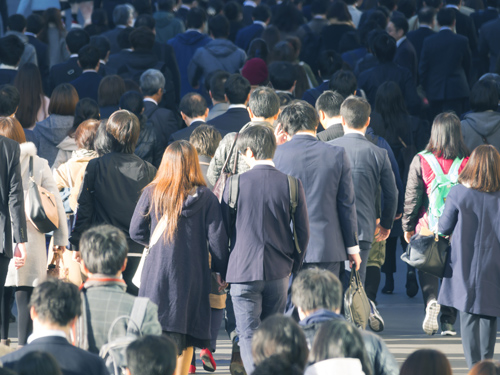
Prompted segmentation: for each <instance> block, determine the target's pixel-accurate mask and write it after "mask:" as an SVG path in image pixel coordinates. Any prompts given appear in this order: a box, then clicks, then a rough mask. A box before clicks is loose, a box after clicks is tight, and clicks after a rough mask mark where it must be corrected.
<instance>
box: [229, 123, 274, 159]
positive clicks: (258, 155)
mask: <svg viewBox="0 0 500 375" xmlns="http://www.w3.org/2000/svg"><path fill="white" fill-rule="evenodd" d="M236 147H237V148H238V150H240V151H242V152H245V150H246V149H247V148H249V149H250V150H252V152H253V155H254V157H255V160H266V159H272V158H273V157H274V153H275V152H276V137H275V136H274V133H273V131H272V130H271V129H270V128H269V127H267V126H263V125H253V126H250V127H249V128H247V129H245V130H244V131H242V132H241V133H240V135H239V136H238V141H237V144H236Z"/></svg>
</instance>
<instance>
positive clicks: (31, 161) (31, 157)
mask: <svg viewBox="0 0 500 375" xmlns="http://www.w3.org/2000/svg"><path fill="white" fill-rule="evenodd" d="M29 173H30V178H31V179H32V180H34V179H33V156H30V163H29Z"/></svg>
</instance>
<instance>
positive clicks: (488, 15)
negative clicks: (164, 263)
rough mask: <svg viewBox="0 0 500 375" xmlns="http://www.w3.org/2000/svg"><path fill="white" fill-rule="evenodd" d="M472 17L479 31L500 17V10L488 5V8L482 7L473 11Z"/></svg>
mask: <svg viewBox="0 0 500 375" xmlns="http://www.w3.org/2000/svg"><path fill="white" fill-rule="evenodd" d="M470 18H472V22H474V26H475V27H476V32H477V33H479V30H480V29H481V26H483V25H484V24H485V23H487V22H490V21H493V20H495V19H497V18H498V10H497V9H495V8H490V7H488V8H486V9H481V10H478V11H477V12H474V13H472V14H471V15H470Z"/></svg>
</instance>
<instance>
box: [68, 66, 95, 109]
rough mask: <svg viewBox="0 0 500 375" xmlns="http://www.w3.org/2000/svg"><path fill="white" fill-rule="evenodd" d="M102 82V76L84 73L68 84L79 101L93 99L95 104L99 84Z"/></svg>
mask: <svg viewBox="0 0 500 375" xmlns="http://www.w3.org/2000/svg"><path fill="white" fill-rule="evenodd" d="M101 81H102V75H100V74H99V73H97V72H85V73H82V75H80V77H78V78H77V79H75V80H74V81H71V82H70V83H71V84H72V85H73V87H74V88H75V90H76V92H77V93H78V97H79V98H80V100H82V99H83V98H90V99H94V100H95V101H96V102H97V92H98V90H99V84H100V83H101Z"/></svg>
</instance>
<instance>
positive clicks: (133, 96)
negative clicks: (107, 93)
mask: <svg viewBox="0 0 500 375" xmlns="http://www.w3.org/2000/svg"><path fill="white" fill-rule="evenodd" d="M120 108H121V109H126V110H127V111H130V112H132V113H133V114H134V115H136V116H137V117H138V118H140V117H141V114H142V111H143V110H144V96H142V94H141V93H140V92H138V91H135V90H131V91H127V92H125V93H124V94H123V95H122V97H121V98H120Z"/></svg>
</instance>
